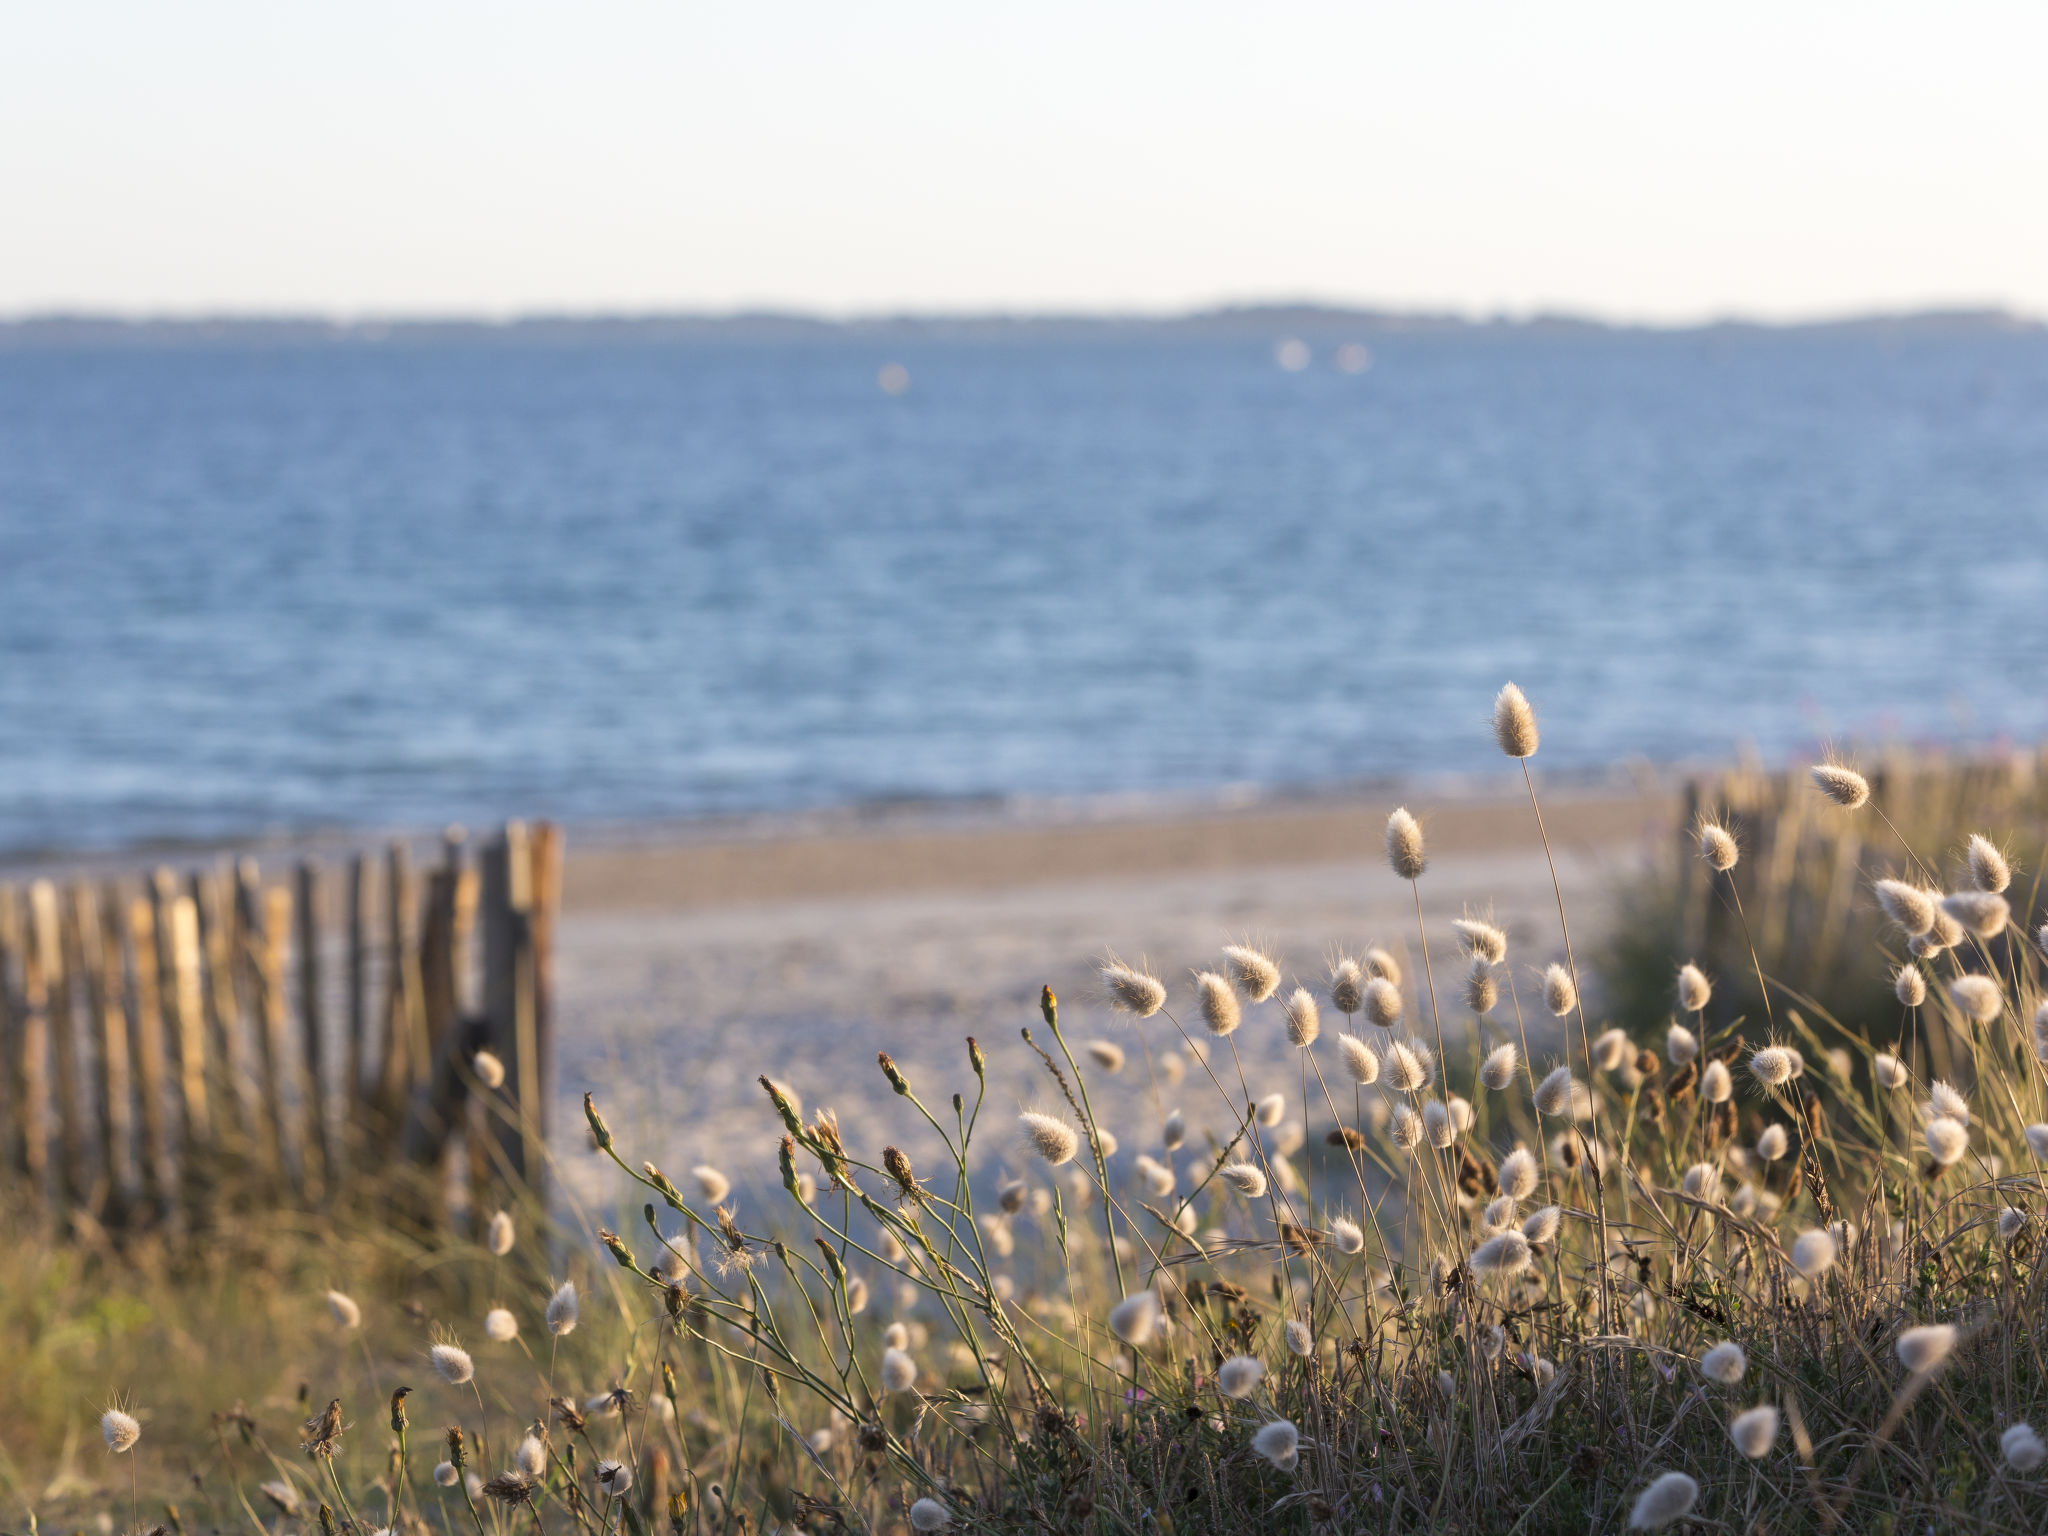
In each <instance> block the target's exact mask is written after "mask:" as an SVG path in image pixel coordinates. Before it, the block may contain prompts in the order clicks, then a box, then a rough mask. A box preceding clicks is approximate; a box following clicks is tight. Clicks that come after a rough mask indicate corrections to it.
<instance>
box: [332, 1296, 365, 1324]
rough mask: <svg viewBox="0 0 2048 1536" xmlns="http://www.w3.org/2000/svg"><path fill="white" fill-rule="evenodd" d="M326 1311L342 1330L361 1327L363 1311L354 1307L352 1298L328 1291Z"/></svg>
mask: <svg viewBox="0 0 2048 1536" xmlns="http://www.w3.org/2000/svg"><path fill="white" fill-rule="evenodd" d="M327 1310H328V1311H329V1312H331V1313H332V1314H333V1315H334V1320H335V1321H336V1322H337V1323H339V1324H341V1326H342V1327H344V1328H360V1327H362V1326H363V1309H362V1308H361V1307H359V1306H357V1305H356V1303H355V1298H354V1297H353V1296H348V1295H345V1294H343V1293H342V1292H340V1291H329V1292H328V1293H327Z"/></svg>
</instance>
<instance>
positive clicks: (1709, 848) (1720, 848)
mask: <svg viewBox="0 0 2048 1536" xmlns="http://www.w3.org/2000/svg"><path fill="white" fill-rule="evenodd" d="M1699 838H1700V857H1701V858H1703V859H1705V860H1706V861H1707V864H1708V866H1709V867H1710V868H1712V869H1715V870H1717V871H1719V872H1720V873H1722V874H1724V875H1725V874H1726V873H1728V871H1729V870H1731V869H1733V868H1734V867H1735V862H1736V860H1738V859H1740V858H1741V857H1742V850H1741V848H1740V847H1738V846H1737V844H1736V842H1735V834H1734V833H1733V832H1730V831H1729V830H1728V829H1727V828H1726V827H1724V826H1722V825H1721V823H1719V822H1718V821H1702V822H1701V823H1700V830H1699Z"/></svg>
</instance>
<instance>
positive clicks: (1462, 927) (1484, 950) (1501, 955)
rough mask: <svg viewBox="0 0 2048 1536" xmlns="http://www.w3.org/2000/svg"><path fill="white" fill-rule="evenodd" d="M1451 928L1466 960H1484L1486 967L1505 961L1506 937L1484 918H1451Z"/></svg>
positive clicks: (1506, 955) (1506, 950) (1506, 953)
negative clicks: (1456, 936) (1455, 932)
mask: <svg viewBox="0 0 2048 1536" xmlns="http://www.w3.org/2000/svg"><path fill="white" fill-rule="evenodd" d="M1451 927H1453V928H1454V929H1456V930H1457V933H1458V942H1459V944H1460V945H1461V946H1463V948H1464V951H1465V958H1466V959H1468V960H1484V961H1485V962H1486V963H1487V964H1488V965H1499V964H1500V963H1501V962H1503V961H1504V960H1506V959H1507V957H1508V936H1507V935H1506V934H1505V933H1503V932H1502V931H1501V930H1500V929H1499V928H1497V927H1495V926H1494V925H1493V924H1492V923H1490V922H1487V921H1486V920H1485V919H1484V918H1479V917H1459V918H1453V919H1452V920H1451Z"/></svg>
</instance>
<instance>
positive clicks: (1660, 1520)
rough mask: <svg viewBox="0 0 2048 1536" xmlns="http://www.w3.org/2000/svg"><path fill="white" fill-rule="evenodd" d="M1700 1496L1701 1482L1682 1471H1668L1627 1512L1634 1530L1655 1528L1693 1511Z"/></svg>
mask: <svg viewBox="0 0 2048 1536" xmlns="http://www.w3.org/2000/svg"><path fill="white" fill-rule="evenodd" d="M1699 1496H1700V1485H1699V1484H1698V1483H1696V1482H1695V1481H1693V1479H1692V1478H1690V1477H1688V1476H1687V1475H1686V1474H1685V1473H1683V1472H1666V1473H1665V1474H1664V1475H1663V1476H1662V1477H1660V1478H1658V1479H1657V1480H1656V1481H1655V1482H1653V1483H1651V1484H1650V1486H1649V1487H1647V1488H1645V1489H1644V1490H1643V1491H1642V1493H1641V1494H1639V1495H1638V1496H1637V1498H1636V1502H1635V1507H1634V1508H1633V1509H1631V1510H1630V1511H1629V1514H1628V1528H1629V1529H1630V1530H1632V1531H1654V1530H1658V1529H1660V1528H1662V1527H1663V1526H1667V1525H1670V1524H1671V1523H1672V1522H1673V1521H1674V1520H1682V1519H1683V1518H1685V1516H1686V1515H1688V1514H1690V1513H1691V1512H1692V1507H1693V1505H1694V1503H1696V1502H1697V1501H1698V1499H1699Z"/></svg>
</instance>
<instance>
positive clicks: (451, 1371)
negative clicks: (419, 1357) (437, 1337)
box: [427, 1344, 476, 1387]
mask: <svg viewBox="0 0 2048 1536" xmlns="http://www.w3.org/2000/svg"><path fill="white" fill-rule="evenodd" d="M427 1359H428V1360H430V1361H432V1362H433V1366H434V1369H435V1370H437V1371H439V1372H440V1373H441V1379H442V1380H443V1381H445V1382H447V1383H448V1385H449V1386H451V1387H459V1386H461V1385H462V1384H463V1383H464V1382H465V1381H468V1380H469V1378H470V1377H472V1376H474V1375H475V1374H476V1362H475V1361H474V1360H471V1359H470V1358H469V1351H468V1350H466V1349H462V1348H460V1347H458V1346H457V1345H454V1344H436V1345H435V1346H434V1347H433V1348H432V1349H430V1350H428V1351H427Z"/></svg>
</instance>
